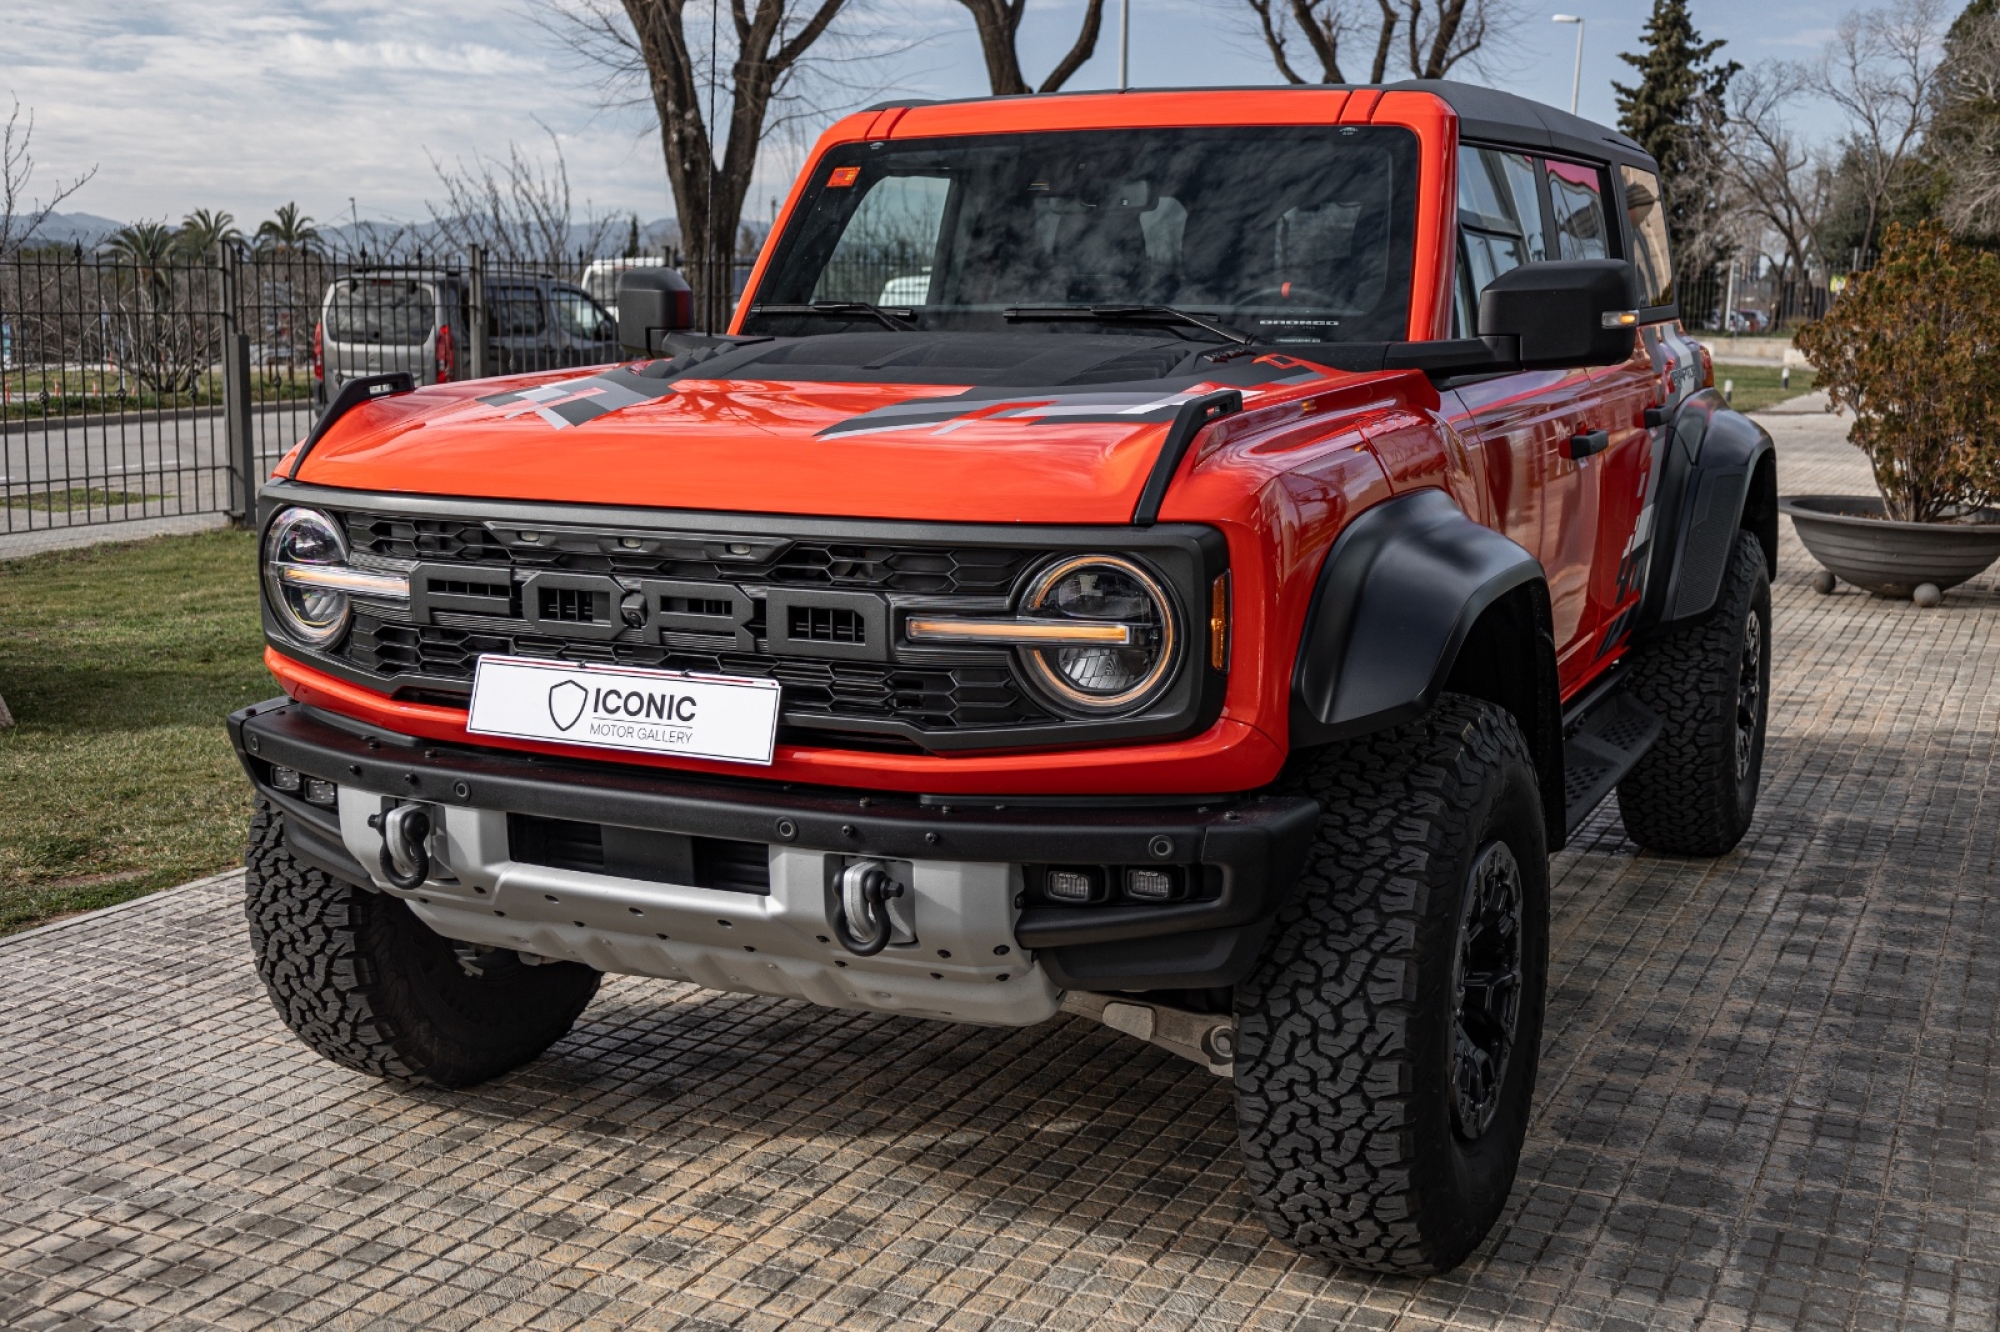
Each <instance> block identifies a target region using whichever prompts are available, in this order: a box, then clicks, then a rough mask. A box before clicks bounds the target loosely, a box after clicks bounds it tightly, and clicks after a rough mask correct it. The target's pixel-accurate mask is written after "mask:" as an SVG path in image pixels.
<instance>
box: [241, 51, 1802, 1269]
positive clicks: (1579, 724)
mask: <svg viewBox="0 0 2000 1332" xmlns="http://www.w3.org/2000/svg"><path fill="white" fill-rule="evenodd" d="M686 309H687V300H686V286H685V284H684V283H681V282H680V280H679V278H678V277H677V276H676V275H673V274H671V273H669V272H667V271H665V270H660V269H653V270H635V271H634V272H632V273H630V274H627V275H626V276H625V278H624V280H623V282H622V284H621V290H620V299H619V323H620V335H621V340H622V341H623V342H624V343H625V344H626V346H627V347H628V348H629V349H630V351H631V354H632V357H633V359H632V360H631V361H630V362H629V363H626V364H623V365H620V366H617V367H615V368H610V369H598V370H593V371H589V372H578V371H566V372H558V373H553V374H543V375H531V376H523V377H518V378H512V379H504V380H489V381H483V382H477V383H451V384H440V385H436V386H432V387H423V388H414V389H413V388H412V386H411V385H410V383H409V382H408V381H407V380H405V379H402V378H400V377H397V376H393V375H392V376H381V377H376V378H364V379H358V380H355V381H352V382H351V383H350V384H349V385H347V386H346V387H345V388H344V390H343V392H342V393H341V395H340V397H339V399H338V400H337V401H336V402H334V403H333V404H332V405H331V407H330V409H329V411H328V412H327V414H326V415H325V416H324V418H323V419H322V420H321V421H320V422H319V424H318V425H317V426H316V427H315V428H314V430H313V432H312V434H311V435H310V436H309V437H308V438H307V439H306V440H304V441H303V442H302V443H301V444H300V445H299V446H298V447H297V448H296V449H295V450H294V451H293V452H292V453H291V454H290V455H288V456H287V457H286V458H285V460H284V461H283V462H282V463H281V464H280V466H279V468H278V471H277V473H276V475H275V476H274V477H273V478H272V479H271V481H270V483H269V484H268V485H267V486H266V487H265V489H264V491H263V495H262V499H261V502H260V521H261V523H262V524H263V528H262V530H263V533H264V537H263V551H262V557H263V566H262V568H263V579H264V589H265V599H264V623H265V628H266V632H267V634H268V637H269V648H268V652H267V656H266V660H267V661H268V663H269V665H270V668H271V670H272V671H273V672H274V673H275V674H276V675H277V677H278V679H279V680H280V681H281V682H282V684H283V686H284V691H285V695H286V696H285V697H284V698H281V699H278V700H274V701H272V702H269V703H263V704H259V705H257V706H255V707H251V708H246V709H244V710H243V711H242V712H240V713H238V714H237V715H236V716H234V717H233V718H231V720H230V729H231V733H232V736H233V737H234V739H235V741H236V744H237V747H238V749H239V752H240V753H241V755H242V759H243V763H244V767H245V768H246V770H247V771H248V773H249V775H250V778H251V780H252V781H253V782H254V783H255V786H256V792H257V811H256V814H255V817H254V819H253V822H252V826H251V833H250V850H249V867H250V874H249V889H248V892H249V907H248V909H249V918H250V926H251V935H252V939H253V942H254V946H255V952H256V957H257V962H258V966H259V967H260V969H261V971H262V974H263V977H264V980H265V983H266V985H267V986H268V987H269V990H270V993H271V996H272V998H273V1000H274V1002H275V1003H276V1005H277V1007H278V1011H279V1012H280V1013H281V1014H282V1015H283V1017H284V1019H285V1021H286V1022H287V1023H288V1024H289V1025H290V1026H291V1028H292V1029H293V1030H294V1031H295V1032H297V1033H298V1035H299V1036H300V1037H301V1038H302V1039H303V1040H304V1041H305V1042H306V1043H307V1044H308V1045H310V1046H311V1047H312V1048H314V1049H315V1050H317V1051H319V1052H320V1053H322V1054H324V1055H325V1056H327V1057H328V1058H330V1059H333V1060H335V1061H337V1062H340V1063H342V1064H345V1065H347V1066H349V1067H352V1068H356V1069H360V1070H363V1071H365V1072H369V1073H373V1074H376V1075H378V1076H382V1077H387V1078H392V1079H415V1080H427V1081H429V1082H432V1083H435V1084H441V1085H444V1086H448V1087H455V1086H463V1085H466V1084H469V1083H474V1082H477V1081H479V1080H481V1079H484V1078H490V1077H493V1076H495V1075H496V1074H499V1073H502V1072H504V1071H506V1070H507V1069H510V1068H513V1067H515V1066H517V1065H519V1064H521V1063H523V1062H525V1061H527V1060H530V1059H532V1058H534V1057H535V1056H536V1055H537V1054H539V1053H540V1052H541V1051H542V1050H544V1049H545V1048H546V1047H547V1046H548V1045H549V1044H550V1043H551V1042H553V1041H555V1040H557V1039H559V1038H560V1037H561V1036H562V1035H563V1034H564V1033H565V1032H566V1031H568V1030H569V1028H570V1026H571V1024H572V1022H573V1021H574V1020H575V1019H576V1017H577V1015H578V1014H579V1013H580V1012H581V1011H582V1010H583V1008H584V1006H585V1005H586V1004H587V1003H588V1002H589V1001H590V998H591V996H592V994H593V992H594V991H595V989H596V987H597V984H598V979H599V976H600V975H601V974H602V973H604V972H607V971H610V972H625V973H633V974H639V975H647V976H659V977H669V978H672V979H675V980H680V981H689V982H693V983H695V984H698V985H703V986H709V987H712V988H715V989H719V990H734V991H743V992H750V993H758V994H768V995H783V996H789V997H794V998H798V999H803V1000H805V1001H807V1002H810V1003H814V1004H821V1005H825V1006H828V1007H833V1008H844V1009H862V1010H873V1011H876V1012H881V1013H889V1014H907V1015H911V1016H918V1017H925V1018H937V1019H946V1020H951V1021H959V1022H975V1023H995V1024H1017V1025H1026V1024H1032V1023H1038V1022H1043V1021H1046V1020H1048V1019H1050V1018H1052V1017H1054V1016H1055V1015H1056V1014H1057V1013H1058V1012H1063V1011H1068V1012H1072V1013H1079V1014H1083V1015H1086V1016H1088V1017H1090V1018H1092V1019H1095V1020H1099V1021H1102V1022H1105V1023H1107V1024H1109V1025H1111V1026H1113V1027H1115V1028H1117V1029H1119V1030H1121V1031H1123V1032H1126V1033H1129V1034H1131V1035H1133V1036H1136V1037H1139V1038H1142V1039H1146V1040H1150V1041H1152V1042H1154V1043H1156V1044H1158V1045H1161V1046H1163V1047H1165V1048H1166V1049H1169V1050H1172V1051H1174V1052H1176V1053H1177V1054H1180V1055H1182V1056H1184V1057H1186V1058H1188V1059H1190V1060H1193V1061H1196V1062H1198V1063H1200V1064H1202V1065H1203V1066H1205V1067H1207V1068H1208V1069H1210V1070H1211V1071H1213V1072H1214V1073H1215V1074H1217V1075H1220V1076H1223V1077H1226V1078H1229V1079H1231V1080H1232V1081H1233V1084H1234V1088H1235V1093H1236V1098H1237V1104H1238V1107H1239V1115H1240V1120H1241V1140H1242V1146H1243V1155H1244V1171H1245V1179H1246V1184H1247V1187H1248V1188H1249V1190H1250V1193H1251V1195H1252V1196H1253V1197H1254V1198H1255V1199H1256V1201H1257V1204H1258V1206H1259V1207H1260V1209H1261V1210H1262V1213H1263V1215H1264V1217H1265V1218H1266V1219H1267V1221H1268V1222H1269V1224H1270V1226H1271V1228H1272V1230H1273V1231H1274V1232H1276V1233H1277V1234H1278V1235H1280V1236H1281V1237H1283V1238H1285V1239H1287V1240H1288V1241H1290V1242H1291V1243H1293V1244H1295V1245H1296V1246H1298V1247H1299V1248H1300V1249H1303V1250H1305V1251H1308V1252H1311V1253H1315V1254H1320V1255H1324V1256H1326V1257H1328V1258H1332V1259H1336V1260H1338V1261H1341V1262H1345V1263H1353V1264H1359V1265H1362V1266H1366V1267H1373V1268H1377V1269H1380V1270H1383V1271H1390V1272H1424V1271H1439V1270H1443V1269H1446V1268H1449V1267H1451V1266H1452V1265H1453V1264H1455V1263H1457V1262H1459V1261H1460V1260H1461V1259H1462V1258H1463V1257H1464V1256H1465V1255H1466V1254H1467V1253H1468V1252H1469V1251H1470V1250H1471V1248H1472V1247H1473V1246H1474V1245H1475V1244H1477V1243H1478V1242H1479V1240H1480V1238H1481V1236H1482V1235H1484V1234H1485V1232H1486V1230H1487V1229H1488V1227H1489V1226H1490V1225H1491V1224H1492V1222H1493V1220H1494V1218H1495V1217H1496V1216H1497V1215H1498V1214H1499V1212H1500V1209H1501V1207H1502V1206H1503V1204H1504V1201H1505V1199H1506V1196H1507V1193H1508V1190H1509V1188H1510V1187H1511V1185H1512V1181H1513V1176H1514V1172H1515V1168H1516V1163H1517V1161H1518V1159H1519V1155H1520V1149H1521V1143H1522V1138H1523V1134H1524V1132H1525V1129H1526V1126H1527V1122H1528V1115H1529V1107H1530V1100H1531V1094H1532V1090H1533V1085H1534V1079H1535V1067H1536V1058H1537V1047H1538V1044H1539V1040H1540V1034H1541V1021H1542V1006H1543V993H1544V988H1545V984H1546V977H1547V950H1548V910H1549V905H1548V872H1547V864H1548V855H1549V853H1550V852H1551V851H1552V850H1553V849H1555V848H1557V847H1560V846H1561V845H1562V844H1563V841H1564V839H1565V838H1566V837H1568V836H1570V835H1571V834H1572V833H1573V832H1574V831H1575V830H1576V829H1577V827H1578V826H1579V825H1580V823H1581V822H1582V821H1583V820H1584V819H1585V818H1586V817H1587V816H1588V815H1589V814H1590V813H1591V811H1592V810H1593V809H1594V808H1595V807H1596V806H1597V805H1599V804H1600V803H1601V802H1602V801H1603V800H1604V799H1605V798H1606V797H1607V796H1609V795H1611V794H1612V793H1613V792H1614V791H1615V792H1616V795H1617V800H1618V807H1619V810H1620V812H1621V814H1622V816H1623V822H1624V827H1625V830H1626V832H1627V834H1628V835H1629V836H1630V837H1631V838H1632V839H1633V840H1634V841H1636V842H1637V843H1639V844H1640V845H1641V846H1644V847H1647V848H1649V849H1652V850H1656V851H1660V852H1665V853H1669V854H1676V855H1716V854H1720V853H1721V852H1724V851H1727V850H1728V849H1729V848H1730V847H1732V846H1734V845H1735V844H1736V842H1737V841H1738V839H1739V838H1741V837H1742V836H1743V834H1744V831H1745V829H1746V828H1747V826H1748V824H1749V822H1750V819H1751V816H1752V812H1753V809H1754V806H1755V803H1756V798H1757V789H1758V779H1759V769H1760V765H1761V760H1762V752H1763V744H1764V728H1765V700H1766V697H1767V686H1768V681H1769V671H1770V596H1769V577H1770V575H1771V572H1772V570H1773V568H1774V559H1775V550H1776V535H1777V533H1776V505H1775V492H1774V483H1775V477H1774V460H1773V456H1772V452H1771V443H1770V440H1769V438H1768V437H1767V436H1766V435H1764V434H1763V432H1762V431H1761V430H1759V429H1758V428H1757V427H1756V426H1755V425H1754V424H1752V423H1751V422H1750V421H1748V420H1747V419H1746V418H1744V417H1742V416H1740V415H1737V414H1735V413H1733V412H1731V411H1729V410H1728V409H1727V408H1726V407H1725V406H1724V404H1723V402H1722V400H1721V399H1720V397H1719V396H1718V395H1717V394H1716V393H1715V392H1714V391H1713V389H1712V388H1711V387H1710V382H1711V375H1710V369H1709V365H1708V363H1707V359H1706V357H1705V355H1704V353H1703V352H1702V350H1701V348H1700V347H1699V346H1698V345H1697V344H1696V343H1694V342H1693V341H1691V340H1690V339H1689V338H1688V337H1687V336H1686V335H1685V334H1684V333H1683V332H1682V329H1681V326H1680V323H1679V321H1678V316H1677V312H1676V306H1675V291H1674V276H1673V274H1672V272H1671V270H1670V259H1669V254H1668V249H1667V233H1666V223H1665V213H1664V207H1663V202H1662V200H1661V197H1660V187H1659V180H1658V174H1657V166H1656V164H1655V163H1654V162H1652V161H1651V160H1650V159H1649V158H1648V157H1647V156H1646V155H1645V154H1644V153H1643V152H1642V151H1641V150H1640V149H1639V148H1638V147H1637V146H1636V145H1635V144H1633V143H1632V142H1631V141H1630V140H1627V139H1625V138H1622V137H1620V136H1619V135H1617V134H1614V133H1612V132H1610V131H1608V130H1605V129H1603V128H1602V127H1600V126H1597V125H1593V124H1590V123H1588V122H1585V121H1582V120H1578V119H1576V118H1574V117H1571V116H1567V115H1564V114H1562V113H1561V112H1558V111H1554V110H1551V109H1549V108H1547V107H1543V106H1539V105H1536V104H1533V103H1530V102H1526V101H1522V100H1520V99H1518V98H1514V97H1510V96H1507V95H1504V94H1501V93H1497V92H1492V91H1489V90H1485V89H1478V88H1469V87H1462V86H1459V85H1455V84H1450V83H1409V84H1401V85H1396V86H1392V87H1386V88H1378V87H1357V88H1305V89H1253V90H1231V91H1188V92H1133V93H1103V94H1077V95H1065V96H1043V97H1033V98H1019V99H1001V100H982V101H972V102H952V103H938V104H918V103H895V104H892V105H887V106H883V107H880V108H877V109H874V110H870V111H867V112H863V113H860V114H857V115H854V116H851V117H849V118H847V119H845V120H843V121H841V122H840V123H838V124H837V125H835V126H834V127H833V128H832V129H831V130H829V131H828V132H827V133H826V135H825V136H824V137H823V138H822V139H821V140H820V142H819V144H818V146H817V148H816V149H815V150H814V152H813V154H812V156H811V158H810V160H809V162H808V164H807V166H806V168H805V170H804V172H803V174H802V175H801V176H800V177H799V179H798V182H797V184H796V185H795V186H794V187H793V190H792V193H791V197H790V199H789V200H788V202H787V204H786V206H785V209H784V212H783V215H782V217H781V218H780V221H779V224H778V226H777V227H776V229H775V231H774V233H773V238H772V240H771V242H770V244H769V245H768V246H767V247H766V249H765V251H764V254H763V256H762V258H761V260H760V261H759V264H758V266H757V269H756V271H755V273H754V274H753V276H752V278H751V280H750V283H749V286H748V288H747V290H746V292H745V294H744V296H743V298H742V299H741V301H740V302H739V304H738V306H737V308H736V311H735V315H734V319H733V322H732V323H731V324H730V327H729V331H728V332H727V333H726V334H720V335H714V336H699V335H694V334H691V333H688V332H686V331H684V330H683V329H681V328H679V327H678V326H679V325H682V324H684V323H685V322H686V318H685V311H686Z"/></svg>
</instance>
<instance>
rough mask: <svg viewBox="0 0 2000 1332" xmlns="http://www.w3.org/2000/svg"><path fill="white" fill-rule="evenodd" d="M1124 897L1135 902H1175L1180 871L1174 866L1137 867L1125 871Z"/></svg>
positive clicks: (1177, 897) (1179, 883)
mask: <svg viewBox="0 0 2000 1332" xmlns="http://www.w3.org/2000/svg"><path fill="white" fill-rule="evenodd" d="M1125 896H1127V897H1129V898H1131V899H1132V900H1133V901H1135V902H1177V901H1179V900H1180V898H1181V896H1182V893H1181V871H1180V867H1179V866H1176V865H1168V866H1164V867H1161V866H1150V865H1149V866H1138V865H1135V866H1133V867H1132V868H1130V869H1128V870H1126V871H1125Z"/></svg>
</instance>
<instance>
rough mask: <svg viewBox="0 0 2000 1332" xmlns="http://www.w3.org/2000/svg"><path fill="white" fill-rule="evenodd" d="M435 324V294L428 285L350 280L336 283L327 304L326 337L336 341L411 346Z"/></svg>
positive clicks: (395, 280) (419, 340) (397, 279)
mask: <svg viewBox="0 0 2000 1332" xmlns="http://www.w3.org/2000/svg"><path fill="white" fill-rule="evenodd" d="M436 323H437V295H436V293H435V292H433V291H432V290H431V285H430V284H429V283H428V282H412V281H409V280H407V279H403V278H352V279H349V280H348V281H346V282H341V283H338V284H336V285H335V286H334V288H333V293H332V295H331V297H330V298H329V299H328V300H327V303H326V336H327V337H329V338H331V339H332V340H333V341H335V342H370V343H385V344H388V345H391V346H405V347H413V346H416V345H417V344H419V343H421V342H423V341H424V340H426V339H427V338H429V337H430V335H431V328H432V327H433V326H434V325H435V324H436Z"/></svg>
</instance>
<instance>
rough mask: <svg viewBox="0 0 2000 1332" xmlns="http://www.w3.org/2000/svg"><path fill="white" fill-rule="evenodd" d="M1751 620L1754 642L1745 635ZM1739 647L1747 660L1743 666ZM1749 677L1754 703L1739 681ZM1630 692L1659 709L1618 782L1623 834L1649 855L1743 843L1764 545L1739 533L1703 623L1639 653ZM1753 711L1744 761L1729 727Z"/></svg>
mask: <svg viewBox="0 0 2000 1332" xmlns="http://www.w3.org/2000/svg"><path fill="white" fill-rule="evenodd" d="M1753 625H1754V635H1755V637H1754V645H1753V643H1752V640H1751V639H1750V638H1748V637H1746V635H1748V634H1750V633H1751V632H1752V626H1753ZM1746 650H1749V651H1754V652H1755V654H1756V660H1755V662H1754V663H1753V664H1752V665H1751V666H1750V668H1749V669H1748V670H1747V671H1746V668H1745V655H1746ZM1748 677H1754V694H1755V697H1754V700H1747V701H1746V697H1745V694H1746V689H1745V686H1746V685H1750V684H1751V683H1752V679H1751V678H1748ZM1628 688H1629V689H1630V690H1631V693H1632V696H1633V697H1634V698H1636V699H1637V700H1638V701H1639V702H1641V703H1644V704H1645V705H1646V706H1647V707H1649V708H1651V709H1652V710H1653V711H1654V712H1655V713H1657V714H1659V718H1660V722H1661V728H1660V738H1659V739H1658V740H1655V741H1654V742H1653V747H1652V748H1651V749H1649V750H1647V751H1646V755H1645V757H1644V758H1641V759H1640V760H1639V762H1638V764H1637V766H1635V767H1634V768H1633V769H1632V771H1631V772H1629V773H1627V774H1626V776H1625V780H1624V781H1622V782H1620V783H1618V812H1619V814H1620V815H1621V816H1623V818H1624V820H1625V832H1626V834H1627V835H1628V836H1630V837H1631V839H1632V840H1633V841H1635V842H1637V843H1638V844H1639V845H1640V846H1643V847H1645V848H1646V849H1647V850H1649V851H1661V852H1665V853H1666V854H1668V855H1676V856H1719V855H1722V854H1723V853H1724V852H1726V851H1729V850H1730V849H1732V848H1733V847H1734V846H1735V845H1736V844H1737V843H1738V842H1740V841H1742V840H1743V834H1744V833H1746V832H1748V831H1749V830H1750V819H1751V816H1752V815H1754V814H1755V813H1756V812H1757V788H1758V785H1759V783H1760V782H1761V781H1762V777H1763V767H1764V731H1765V724H1766V720H1767V718H1768V715H1769V710H1770V697H1771V579H1770V574H1769V572H1768V571H1767V569H1766V566H1765V564H1764V548H1763V547H1762V546H1761V545H1759V544H1758V543H1757V539H1756V538H1755V537H1754V536H1752V535H1750V533H1748V532H1739V533H1738V534H1737V537H1736V547H1735V549H1734V550H1732V551H1731V552H1730V556H1729V568H1728V571H1727V573H1725V574H1724V576H1723V580H1722V590H1721V592H1720V593H1719V594H1718V595H1717V597H1716V607H1715V610H1714V611H1713V612H1711V613H1710V614H1709V616H1708V617H1707V618H1706V619H1703V620H1701V621H1698V622H1697V623H1695V624H1691V625H1688V626H1685V627H1683V628H1679V629H1675V630H1673V631H1671V632H1670V633H1669V634H1668V635H1666V636H1665V637H1663V638H1662V639H1660V640H1659V641H1658V642H1655V643H1651V644H1648V645H1647V646H1645V647H1642V648H1640V649H1639V651H1638V660H1637V661H1636V662H1635V663H1634V665H1633V671H1632V676H1631V683H1630V685H1629V686H1628ZM1746 709H1747V711H1748V712H1751V713H1754V716H1755V728H1754V734H1753V735H1751V736H1750V737H1749V739H1748V741H1747V744H1746V746H1745V747H1746V749H1747V754H1746V756H1745V758H1746V763H1745V766H1744V767H1743V768H1742V769H1741V770H1740V771H1739V768H1738V763H1737V747H1738V729H1739V724H1740V722H1741V719H1742V717H1743V714H1744V712H1745V711H1746Z"/></svg>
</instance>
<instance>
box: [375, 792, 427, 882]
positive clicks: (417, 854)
mask: <svg viewBox="0 0 2000 1332" xmlns="http://www.w3.org/2000/svg"><path fill="white" fill-rule="evenodd" d="M368 826H369V827H371V828H373V829H375V830H376V831H378V832H380V833H381V834H382V853H381V855H380V856H378V857H377V859H378V860H379V861H380V862H381V866H382V877H383V878H385V879H387V880H388V881H389V883H390V884H391V885H392V886H394V887H397V888H401V889H403V890H404V891H406V892H407V891H408V890H410V889H412V888H417V887H421V886H422V885H423V882H424V880H426V879H428V878H430V877H431V852H430V842H431V816H430V812H429V811H428V810H426V809H425V808H424V807H423V806H422V805H397V806H396V807H395V808H393V809H386V810H383V811H382V812H381V813H380V814H370V815H369V816H368Z"/></svg>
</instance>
